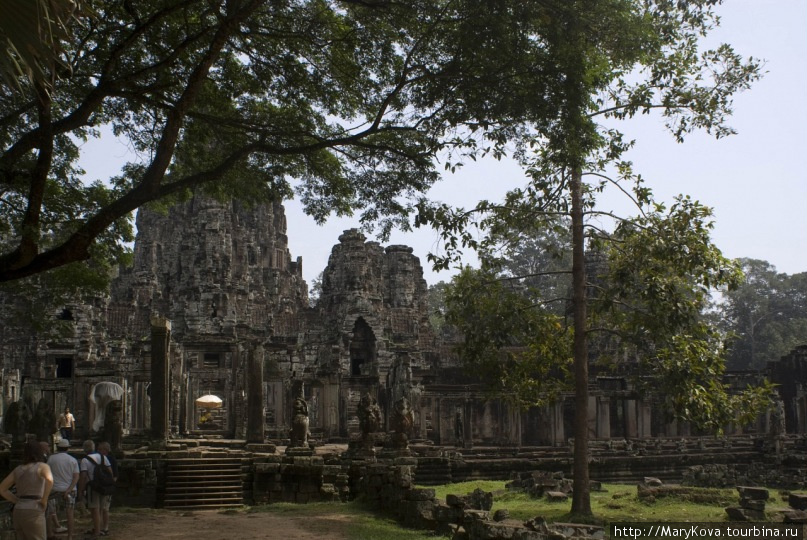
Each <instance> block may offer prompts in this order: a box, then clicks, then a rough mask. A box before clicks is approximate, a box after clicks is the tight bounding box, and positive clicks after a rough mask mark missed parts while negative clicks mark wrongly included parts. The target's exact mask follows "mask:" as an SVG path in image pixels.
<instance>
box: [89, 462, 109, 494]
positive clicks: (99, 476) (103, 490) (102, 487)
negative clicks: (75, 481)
mask: <svg viewBox="0 0 807 540" xmlns="http://www.w3.org/2000/svg"><path fill="white" fill-rule="evenodd" d="M98 455H99V456H101V454H98ZM87 459H89V460H90V461H92V462H93V463H94V464H95V470H94V471H93V474H92V480H90V483H89V486H90V489H92V490H93V491H94V492H96V493H99V494H101V495H112V494H113V493H115V476H114V475H113V474H112V467H110V466H109V465H107V464H106V463H104V461H105V460H104V456H101V462H100V463H98V462H97V461H95V460H94V459H93V458H91V457H90V456H87ZM107 463H109V461H107Z"/></svg>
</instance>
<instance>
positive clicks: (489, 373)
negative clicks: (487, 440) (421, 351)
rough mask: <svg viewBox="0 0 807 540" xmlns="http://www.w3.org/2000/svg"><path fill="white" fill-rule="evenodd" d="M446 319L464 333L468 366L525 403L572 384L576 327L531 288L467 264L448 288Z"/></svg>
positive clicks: (546, 397)
mask: <svg viewBox="0 0 807 540" xmlns="http://www.w3.org/2000/svg"><path fill="white" fill-rule="evenodd" d="M446 305H447V307H448V310H447V314H446V322H447V323H448V324H451V325H452V326H454V327H456V328H457V329H458V330H459V331H460V332H461V334H462V336H463V339H462V341H461V343H460V344H459V345H458V350H459V354H460V356H461V358H462V359H463V362H464V364H465V366H466V368H467V369H468V371H470V372H472V373H474V374H475V375H477V376H478V377H479V379H480V380H482V381H486V382H487V384H488V385H489V386H490V388H491V390H492V391H493V392H494V393H495V394H496V395H497V396H503V397H504V398H505V399H507V400H510V401H511V402H512V403H515V404H517V405H519V406H521V407H529V406H531V405H541V404H545V403H547V402H550V401H552V400H553V399H554V398H555V397H556V396H557V393H558V392H560V391H561V390H562V389H564V388H565V387H566V386H567V383H568V380H567V379H568V368H569V367H570V365H571V361H572V352H571V340H570V336H571V333H570V330H569V328H567V327H566V326H565V324H564V321H563V319H562V318H560V317H558V316H557V315H554V314H552V313H550V312H549V311H547V310H546V309H543V307H542V305H541V304H540V303H538V304H536V303H534V302H533V300H532V299H531V297H530V295H529V292H528V291H524V292H522V290H519V288H518V287H517V286H515V285H514V284H513V283H510V282H504V281H502V280H500V279H497V277H496V275H494V274H492V273H489V272H485V271H482V270H473V269H470V268H466V269H464V270H463V271H462V272H460V274H458V275H457V276H456V277H455V278H454V279H453V280H452V283H451V286H450V287H449V289H448V290H447V291H446Z"/></svg>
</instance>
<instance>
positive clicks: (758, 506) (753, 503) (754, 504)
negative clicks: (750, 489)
mask: <svg viewBox="0 0 807 540" xmlns="http://www.w3.org/2000/svg"><path fill="white" fill-rule="evenodd" d="M740 508H746V509H748V510H757V511H760V512H764V511H765V501H760V500H757V499H746V498H745V497H742V498H740Z"/></svg>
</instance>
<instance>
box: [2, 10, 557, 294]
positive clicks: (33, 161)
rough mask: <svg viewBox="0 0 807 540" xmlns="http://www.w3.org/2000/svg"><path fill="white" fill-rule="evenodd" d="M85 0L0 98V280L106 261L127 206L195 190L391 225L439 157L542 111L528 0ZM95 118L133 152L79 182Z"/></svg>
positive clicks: (117, 244) (515, 127) (123, 227)
mask: <svg viewBox="0 0 807 540" xmlns="http://www.w3.org/2000/svg"><path fill="white" fill-rule="evenodd" d="M87 4H88V9H89V12H90V13H91V14H90V15H89V16H88V17H85V18H82V19H81V21H82V24H81V25H78V24H73V25H72V26H71V31H70V32H69V33H67V34H66V35H63V36H59V37H60V38H61V40H60V44H61V47H60V48H59V49H58V51H59V55H58V57H57V58H54V59H52V60H51V61H50V63H49V64H47V63H45V64H43V65H42V69H44V70H45V71H46V72H47V74H48V76H49V78H50V79H51V80H52V81H53V83H52V86H51V87H50V88H45V87H44V86H43V85H41V84H36V83H35V82H34V83H31V82H30V81H27V80H25V79H19V80H18V81H17V82H18V83H19V86H20V87H21V90H17V89H15V88H13V87H12V86H4V87H3V88H2V93H0V148H2V151H1V153H0V233H1V234H2V238H3V241H2V245H0V281H9V280H16V279H19V278H24V277H26V276H32V275H36V274H38V273H41V272H43V271H47V270H50V269H53V268H58V267H60V266H64V265H67V264H70V263H75V262H80V261H86V260H88V259H92V261H93V264H95V265H104V264H109V263H110V262H112V261H115V260H116V259H118V258H120V257H121V256H122V255H123V254H124V253H125V251H126V249H125V243H126V242H127V241H128V240H130V239H131V222H130V216H131V212H132V211H133V210H135V209H136V208H138V207H139V206H141V205H143V204H147V203H152V202H154V201H157V200H163V201H167V202H169V203H170V201H171V200H173V199H176V198H181V197H183V196H186V195H187V193H188V192H189V191H190V190H194V189H204V190H205V191H206V192H207V193H209V194H211V195H214V196H220V197H233V196H235V197H240V198H243V199H246V200H250V201H262V200H278V199H282V198H288V197H290V196H292V194H295V195H296V196H297V197H299V198H300V199H301V201H302V204H303V205H304V208H305V210H306V212H308V213H309V214H310V215H312V216H313V217H314V218H315V219H317V220H320V221H322V220H324V219H325V218H326V217H327V216H328V215H329V214H331V213H336V214H341V215H345V214H351V213H353V212H359V213H360V215H361V218H362V220H363V221H365V222H375V223H380V225H381V230H382V232H383V231H388V230H389V228H391V227H393V226H396V225H397V226H401V227H408V226H409V224H408V220H407V216H408V215H409V213H410V212H411V210H412V201H413V198H414V197H415V196H416V195H417V194H420V193H422V192H424V191H425V190H426V189H427V188H428V187H429V186H430V185H431V184H432V183H433V182H434V181H435V180H436V179H437V178H438V173H437V168H436V160H437V159H438V158H442V159H444V160H446V161H447V162H448V163H449V164H450V163H451V162H452V160H454V159H459V156H460V155H465V154H468V153H474V152H477V151H479V150H480V144H479V143H480V141H486V143H485V144H484V145H482V146H484V148H485V149H488V150H490V149H498V150H494V151H502V150H501V149H502V148H503V147H504V145H505V144H506V142H507V141H508V140H510V139H511V138H512V137H513V136H514V135H515V134H516V133H518V132H519V130H520V129H521V126H523V124H524V122H525V121H529V122H531V123H534V124H541V123H543V122H544V121H545V118H547V117H550V116H552V114H553V111H554V110H556V107H555V103H553V96H555V95H557V92H555V91H554V90H552V88H553V87H554V86H557V84H558V82H557V80H556V79H555V78H554V77H552V76H551V73H547V72H546V70H547V69H548V66H551V62H550V59H549V57H548V55H549V54H550V52H551V51H549V50H547V49H546V47H544V46H543V44H542V43H541V42H540V41H536V40H535V39H534V38H535V36H536V35H537V34H536V32H535V25H536V24H538V23H540V24H541V25H543V26H546V25H549V26H551V24H550V23H551V21H549V22H541V19H540V12H542V8H541V9H539V7H538V5H537V4H536V5H533V4H532V3H521V2H504V3H496V2H493V3H492V2H485V1H481V0H462V1H456V2H455V1H451V2H432V1H425V0H422V1H418V0H416V1H414V2H406V3H398V2H387V1H372V2H365V1H351V0H347V1H342V2H337V1H325V0H286V1H281V2H269V1H266V0H231V1H226V2H225V1H221V2H206V1H201V0H147V1H143V2H137V3H133V2H129V1H126V0H118V1H108V2H88V3H87ZM522 4H523V5H522ZM536 21H537V23H536ZM102 129H111V130H112V132H113V133H114V135H115V136H117V137H120V138H121V139H122V140H123V141H125V142H126V144H128V146H129V147H130V149H131V150H132V151H133V152H134V154H135V156H136V157H135V158H134V159H130V160H128V161H127V162H125V163H121V172H120V174H119V175H117V176H115V177H114V178H99V179H92V181H90V182H87V181H85V180H84V179H83V178H82V173H83V171H81V169H80V167H79V159H80V158H81V157H82V153H83V152H84V150H83V148H82V144H81V143H82V141H84V140H87V139H88V138H92V137H98V136H100V134H101V131H102ZM487 143H489V144H487Z"/></svg>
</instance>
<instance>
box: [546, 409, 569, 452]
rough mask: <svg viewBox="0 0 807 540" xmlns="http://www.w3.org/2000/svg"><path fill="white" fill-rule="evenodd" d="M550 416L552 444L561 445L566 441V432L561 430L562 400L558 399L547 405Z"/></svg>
mask: <svg viewBox="0 0 807 540" xmlns="http://www.w3.org/2000/svg"><path fill="white" fill-rule="evenodd" d="M549 414H550V415H551V417H552V445H553V446H562V445H563V444H565V443H566V434H565V433H564V430H563V400H562V399H560V400H558V402H557V403H553V404H551V405H550V406H549Z"/></svg>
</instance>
